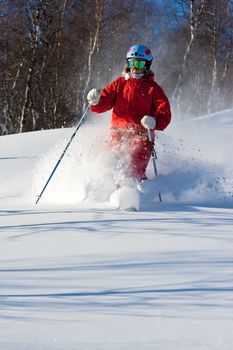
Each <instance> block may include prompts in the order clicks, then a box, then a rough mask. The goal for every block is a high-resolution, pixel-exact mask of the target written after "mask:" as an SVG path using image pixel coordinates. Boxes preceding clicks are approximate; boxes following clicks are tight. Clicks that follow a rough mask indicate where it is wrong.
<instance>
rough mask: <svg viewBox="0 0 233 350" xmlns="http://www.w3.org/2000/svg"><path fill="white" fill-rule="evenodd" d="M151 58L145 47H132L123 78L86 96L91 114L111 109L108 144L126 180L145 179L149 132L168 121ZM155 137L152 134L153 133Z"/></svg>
mask: <svg viewBox="0 0 233 350" xmlns="http://www.w3.org/2000/svg"><path fill="white" fill-rule="evenodd" d="M152 61H153V56H152V53H151V51H150V49H149V48H148V47H146V46H144V45H133V46H132V47H130V48H129V50H128V52H127V55H126V63H127V65H126V66H125V68H124V72H123V76H121V77H119V78H117V79H116V80H114V81H113V82H111V83H110V84H108V85H107V86H106V87H105V88H104V89H102V91H101V90H98V89H92V90H90V91H89V93H88V94H87V100H88V101H89V103H90V104H91V111H92V112H96V113H103V112H106V111H108V110H110V109H112V108H113V111H112V121H111V132H110V140H109V144H110V146H111V147H112V149H113V150H114V151H115V152H116V154H117V159H118V162H119V163H120V164H121V168H122V169H123V171H124V176H125V177H126V178H133V179H135V180H136V181H137V182H143V181H144V180H146V179H147V176H146V168H147V165H148V162H149V160H150V156H151V144H150V142H149V140H148V130H147V129H151V130H153V131H154V130H159V131H162V130H164V129H165V128H166V127H167V126H168V124H169V123H170V121H171V111H170V105H169V101H168V99H167V97H166V95H165V93H164V92H163V90H162V88H161V87H160V86H159V85H158V84H157V83H156V82H155V81H154V73H153V72H152V71H151V70H150V66H151V63H152ZM153 137H154V132H153Z"/></svg>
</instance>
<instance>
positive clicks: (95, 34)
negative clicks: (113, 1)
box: [82, 0, 104, 111]
mask: <svg viewBox="0 0 233 350" xmlns="http://www.w3.org/2000/svg"><path fill="white" fill-rule="evenodd" d="M103 5H104V0H96V2H95V7H96V10H95V23H94V29H93V31H91V32H90V38H89V54H88V59H87V76H86V81H85V85H84V89H83V95H82V100H83V111H84V110H85V108H86V95H87V90H88V88H89V83H90V80H91V74H92V60H93V55H94V53H95V51H96V49H97V47H98V40H99V33H100V24H101V20H102V12H103Z"/></svg>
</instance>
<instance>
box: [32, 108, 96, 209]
mask: <svg viewBox="0 0 233 350" xmlns="http://www.w3.org/2000/svg"><path fill="white" fill-rule="evenodd" d="M89 107H90V103H89V104H88V106H87V108H86V109H85V111H84V113H83V115H82V117H81V119H80V120H79V122H78V125H77V126H76V128H75V131H74V133H73V134H72V136H71V138H70V140H69V142H68V143H67V145H66V147H65V149H64V151H63V152H62V154H61V156H60V158H59V159H58V161H57V163H56V165H55V166H54V168H53V170H52V172H51V174H50V176H49V178H48V180H47V181H46V183H45V185H44V187H43V189H42V191H41V192H40V194H39V195H38V198H37V201H36V203H35V204H37V203H38V202H39V200H40V199H41V197H42V194H43V193H44V191H45V189H46V187H47V186H48V184H49V182H50V180H51V179H52V177H53V175H54V173H55V171H56V170H57V168H58V166H59V164H60V163H61V161H62V158H63V157H64V155H65V153H66V151H67V150H68V148H69V146H70V144H71V142H72V141H73V139H74V137H75V135H76V133H77V131H78V129H79V128H80V126H81V124H82V123H83V121H84V119H85V117H86V114H87V112H88V110H89Z"/></svg>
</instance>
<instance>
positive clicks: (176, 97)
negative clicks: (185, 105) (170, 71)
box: [171, 0, 208, 112]
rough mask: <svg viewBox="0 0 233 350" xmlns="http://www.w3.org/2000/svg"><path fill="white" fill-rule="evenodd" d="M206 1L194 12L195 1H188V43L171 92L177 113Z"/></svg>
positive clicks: (202, 0)
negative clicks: (189, 59)
mask: <svg viewBox="0 0 233 350" xmlns="http://www.w3.org/2000/svg"><path fill="white" fill-rule="evenodd" d="M207 1H208V0H201V1H200V4H199V7H198V9H197V10H196V11H195V9H194V3H195V0H189V7H190V23H189V28H190V38H189V42H188V44H187V47H186V50H185V53H184V57H183V62H182V65H181V69H180V73H179V76H178V79H177V83H176V86H175V89H174V91H173V95H172V99H171V101H172V104H173V106H174V107H176V110H177V112H179V111H180V98H181V93H182V85H183V83H184V79H185V73H186V67H187V63H188V58H189V56H190V52H191V49H192V46H193V44H194V42H195V39H196V33H197V29H198V27H199V25H200V24H201V17H202V15H203V13H204V10H205V6H206V3H207Z"/></svg>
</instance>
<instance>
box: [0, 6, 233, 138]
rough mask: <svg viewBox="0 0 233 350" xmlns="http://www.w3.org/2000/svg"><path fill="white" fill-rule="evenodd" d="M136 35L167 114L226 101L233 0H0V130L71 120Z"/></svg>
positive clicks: (230, 98) (230, 94) (119, 65)
mask: <svg viewBox="0 0 233 350" xmlns="http://www.w3.org/2000/svg"><path fill="white" fill-rule="evenodd" d="M140 43H141V44H145V45H147V46H149V47H150V48H151V50H152V52H153V54H154V61H153V65H152V69H153V71H154V73H155V78H156V81H157V82H158V83H159V84H160V85H161V86H162V87H163V89H164V90H165V92H166V94H167V96H168V98H169V100H170V102H171V105H172V111H173V116H174V118H177V119H178V118H179V119H182V118H191V117H194V116H195V117H198V116H200V115H203V114H206V113H212V112H216V111H218V110H222V109H228V108H232V107H233V89H232V81H233V0H172V1H171V0H164V1H159V0H85V1H83V0H0V135H5V134H12V133H21V132H27V131H33V130H41V129H51V128H61V127H70V126H73V125H75V124H76V123H77V121H78V120H79V118H80V116H81V114H82V112H83V110H84V109H85V107H86V103H87V102H86V95H87V92H88V90H89V89H91V88H93V87H97V88H101V87H104V86H105V85H106V84H107V83H108V82H110V81H112V80H113V79H115V78H116V77H117V76H119V75H121V72H122V70H123V68H124V65H125V63H126V61H125V56H126V52H127V50H128V48H129V47H130V46H132V45H134V44H140Z"/></svg>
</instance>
